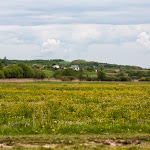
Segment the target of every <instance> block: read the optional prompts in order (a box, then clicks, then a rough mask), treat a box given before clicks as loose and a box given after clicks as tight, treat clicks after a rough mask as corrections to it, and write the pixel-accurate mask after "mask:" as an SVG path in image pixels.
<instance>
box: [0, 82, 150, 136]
mask: <svg viewBox="0 0 150 150" xmlns="http://www.w3.org/2000/svg"><path fill="white" fill-rule="evenodd" d="M127 132H128V133H150V84H135V83H133V84H127V85H125V84H119V83H118V84H113V83H107V84H102V83H99V84H98V83H91V84H87V83H84V82H81V83H71V82H70V83H66V82H60V83H48V82H47V83H44V82H41V83H0V134H2V135H17V134H43V133H47V134H49V133H51V134H74V133H75V134H99V133H127Z"/></svg>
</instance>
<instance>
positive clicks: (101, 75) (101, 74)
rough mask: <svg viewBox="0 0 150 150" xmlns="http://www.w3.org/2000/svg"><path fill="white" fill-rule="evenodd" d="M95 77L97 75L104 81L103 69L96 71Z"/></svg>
mask: <svg viewBox="0 0 150 150" xmlns="http://www.w3.org/2000/svg"><path fill="white" fill-rule="evenodd" d="M97 77H98V80H101V81H104V80H105V78H106V74H105V72H104V71H102V70H101V71H98V72H97Z"/></svg>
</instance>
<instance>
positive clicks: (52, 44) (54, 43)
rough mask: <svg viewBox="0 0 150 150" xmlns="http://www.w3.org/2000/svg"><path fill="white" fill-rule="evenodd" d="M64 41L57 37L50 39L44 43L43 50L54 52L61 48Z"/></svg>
mask: <svg viewBox="0 0 150 150" xmlns="http://www.w3.org/2000/svg"><path fill="white" fill-rule="evenodd" d="M62 45H63V43H61V42H60V41H59V40H56V39H48V40H47V41H46V42H44V43H43V44H42V52H53V51H56V50H58V49H60V48H61V46H62Z"/></svg>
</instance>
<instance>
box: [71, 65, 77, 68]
mask: <svg viewBox="0 0 150 150" xmlns="http://www.w3.org/2000/svg"><path fill="white" fill-rule="evenodd" d="M71 67H72V68H79V66H78V65H72V66H71Z"/></svg>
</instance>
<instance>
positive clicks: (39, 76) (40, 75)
mask: <svg viewBox="0 0 150 150" xmlns="http://www.w3.org/2000/svg"><path fill="white" fill-rule="evenodd" d="M34 78H35V79H44V78H46V74H45V73H44V72H43V71H42V70H34Z"/></svg>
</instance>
